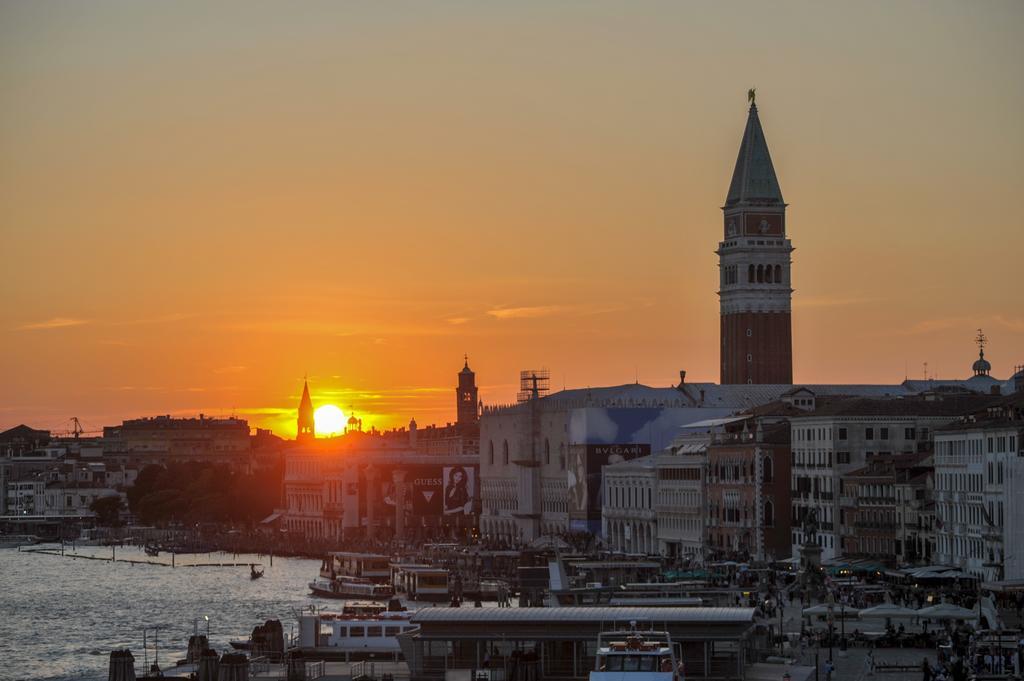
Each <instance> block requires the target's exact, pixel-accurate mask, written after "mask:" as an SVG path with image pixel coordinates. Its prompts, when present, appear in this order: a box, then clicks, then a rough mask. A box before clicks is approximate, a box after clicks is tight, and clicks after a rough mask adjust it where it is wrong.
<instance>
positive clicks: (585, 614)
mask: <svg viewBox="0 0 1024 681" xmlns="http://www.w3.org/2000/svg"><path fill="white" fill-rule="evenodd" d="M633 620H635V621H636V622H637V623H638V624H641V623H648V622H665V623H668V622H692V623H713V624H719V623H721V624H747V623H753V621H754V609H753V608H693V607H676V608H671V607H670V608H658V607H568V608H422V609H420V610H417V611H416V613H415V614H414V615H413V616H412V623H413V624H421V623H423V622H453V623H455V622H469V623H475V624H481V625H483V624H490V625H500V624H502V623H504V622H531V623H554V622H593V623H605V624H608V625H611V624H612V623H614V622H618V623H628V622H630V621H633Z"/></svg>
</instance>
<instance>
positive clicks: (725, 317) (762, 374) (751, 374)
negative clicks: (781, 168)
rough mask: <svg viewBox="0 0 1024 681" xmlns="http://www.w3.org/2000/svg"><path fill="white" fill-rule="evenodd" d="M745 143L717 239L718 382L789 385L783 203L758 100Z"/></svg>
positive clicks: (788, 299)
mask: <svg viewBox="0 0 1024 681" xmlns="http://www.w3.org/2000/svg"><path fill="white" fill-rule="evenodd" d="M754 95H755V93H754V91H753V90H751V91H750V92H749V93H748V99H749V101H750V110H749V112H748V113H747V127H746V129H745V130H744V131H743V140H742V141H741V142H740V153H739V157H738V158H737V159H736V168H735V170H733V174H732V182H731V183H730V184H729V194H728V196H727V197H726V199H725V205H724V206H722V211H723V213H724V224H723V228H724V236H723V239H722V241H721V242H719V244H718V250H717V251H716V253H717V254H718V267H719V291H718V296H719V305H720V314H721V378H720V381H721V383H722V384H723V385H724V384H730V383H732V384H735V383H792V382H793V339H792V320H791V306H790V302H791V299H792V295H793V289H792V288H791V279H790V265H791V260H790V254H791V253H792V252H793V245H792V244H791V243H790V240H789V239H788V238H787V236H786V203H785V202H784V201H783V200H782V190H781V189H780V187H779V181H778V178H777V177H776V176H775V167H774V166H773V165H772V159H771V156H770V155H769V153H768V143H767V142H766V141H765V138H764V131H763V130H762V129H761V120H760V118H759V117H758V115H757V105H756V104H755V103H754Z"/></svg>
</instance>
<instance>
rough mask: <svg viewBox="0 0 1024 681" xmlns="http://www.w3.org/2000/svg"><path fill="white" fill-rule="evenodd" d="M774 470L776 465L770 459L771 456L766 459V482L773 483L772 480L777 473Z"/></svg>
mask: <svg viewBox="0 0 1024 681" xmlns="http://www.w3.org/2000/svg"><path fill="white" fill-rule="evenodd" d="M773 468H774V465H773V464H772V457H770V456H766V457H764V482H771V481H772V478H773V476H774V474H775V471H774V470H772V469H773Z"/></svg>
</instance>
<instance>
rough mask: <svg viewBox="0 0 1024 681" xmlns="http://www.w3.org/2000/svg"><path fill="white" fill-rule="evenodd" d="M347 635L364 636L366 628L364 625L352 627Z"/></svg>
mask: <svg viewBox="0 0 1024 681" xmlns="http://www.w3.org/2000/svg"><path fill="white" fill-rule="evenodd" d="M348 635H349V636H366V629H365V628H364V627H352V628H351V629H349V631H348Z"/></svg>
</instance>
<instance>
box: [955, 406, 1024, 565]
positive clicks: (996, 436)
mask: <svg viewBox="0 0 1024 681" xmlns="http://www.w3.org/2000/svg"><path fill="white" fill-rule="evenodd" d="M1021 489H1024V425H1022V423H1021V421H1020V420H1019V419H1010V418H981V419H975V418H970V419H965V420H964V421H962V422H960V423H957V424H955V425H952V426H950V427H949V428H945V429H942V430H939V431H937V432H936V434H935V517H936V520H935V535H936V562H938V563H942V564H945V565H953V566H956V567H959V568H961V569H962V570H964V571H966V572H969V573H971V574H973V575H976V576H977V577H979V578H981V579H984V580H1001V579H1024V555H1022V552H1024V503H1021V501H1020V498H1019V495H1020V490H1021Z"/></svg>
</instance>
